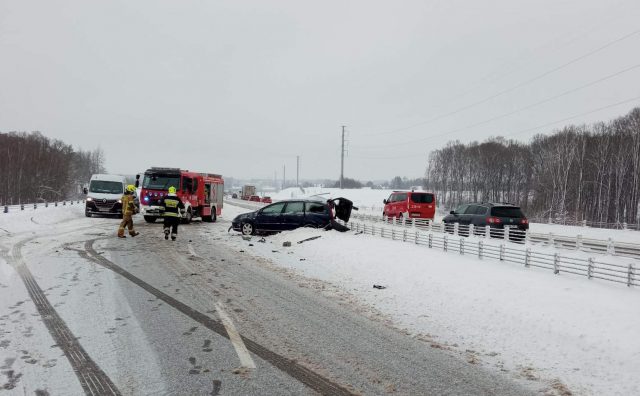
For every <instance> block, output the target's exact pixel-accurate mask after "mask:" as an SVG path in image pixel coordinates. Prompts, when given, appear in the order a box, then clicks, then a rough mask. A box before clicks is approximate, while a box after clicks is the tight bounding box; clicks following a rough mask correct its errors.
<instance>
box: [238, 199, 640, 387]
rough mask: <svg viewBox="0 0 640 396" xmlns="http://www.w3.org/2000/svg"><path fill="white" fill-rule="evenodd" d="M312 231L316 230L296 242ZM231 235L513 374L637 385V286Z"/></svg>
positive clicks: (326, 239) (453, 259)
mask: <svg viewBox="0 0 640 396" xmlns="http://www.w3.org/2000/svg"><path fill="white" fill-rule="evenodd" d="M230 209H231V205H229V206H227V214H228V215H231V214H232V213H234V212H242V211H246V210H237V209H233V210H230ZM312 236H320V238H319V239H316V240H313V241H307V242H304V243H303V244H297V243H296V242H297V241H300V240H303V239H306V238H309V237H312ZM227 241H228V243H231V244H235V245H238V246H241V247H242V249H243V250H245V251H246V252H249V253H252V254H255V255H258V256H262V257H267V258H270V259H271V260H272V261H273V262H274V263H276V264H277V265H279V266H282V267H285V268H288V269H292V270H295V271H297V272H299V273H301V274H303V275H305V276H308V277H311V278H317V279H321V280H323V281H327V282H330V283H332V284H334V285H337V286H339V287H340V288H341V289H344V290H345V291H347V292H349V293H351V294H352V295H354V296H355V297H357V298H359V299H361V300H362V301H363V302H365V303H367V304H370V305H372V306H373V307H374V308H375V309H377V310H379V311H381V312H382V313H384V314H387V315H389V316H390V317H391V318H392V319H393V321H394V322H395V324H396V325H397V326H399V327H401V328H406V329H407V330H408V331H409V332H410V333H411V334H413V335H415V336H421V337H426V339H427V340H435V341H437V342H438V343H440V344H444V345H445V347H446V348H452V349H454V350H457V351H460V352H461V353H463V354H465V355H467V358H468V359H474V360H479V361H482V362H484V363H486V364H488V365H493V366H497V367H498V368H499V369H502V370H508V371H510V372H511V373H512V374H513V375H515V376H517V377H519V378H530V379H533V380H536V379H537V378H541V379H543V380H544V381H546V382H547V383H548V382H550V381H552V380H554V379H560V380H561V381H562V382H564V383H565V384H567V385H568V386H569V388H570V389H571V390H572V391H573V392H574V394H594V395H595V394H608V395H613V394H619V395H629V394H640V385H639V382H638V381H637V368H638V367H640V337H638V329H640V315H638V312H639V306H638V301H640V300H639V298H640V294H639V293H640V290H637V289H633V288H626V287H624V286H620V285H617V284H605V283H602V282H598V281H589V280H587V279H584V278H581V277H575V276H571V275H568V274H561V275H553V274H552V273H550V272H548V271H544V270H538V269H532V268H524V267H521V266H516V265H513V264H508V263H504V262H499V261H493V260H479V259H477V258H471V257H468V256H459V255H457V254H455V253H445V252H442V251H438V250H435V249H429V248H427V247H423V246H414V245H411V244H405V243H402V242H399V241H390V240H385V239H381V238H377V237H371V236H368V235H354V234H353V233H346V234H342V233H338V232H335V231H329V232H325V231H318V230H313V229H299V230H296V231H292V232H285V233H281V234H278V235H275V236H271V237H267V243H255V240H254V241H252V242H251V243H252V244H253V245H254V246H251V247H250V246H248V244H249V242H246V241H242V240H240V239H239V238H237V237H235V238H234V237H229V238H227ZM283 241H291V242H292V244H293V246H292V247H291V248H284V247H282V242H283ZM273 250H276V251H277V252H276V253H273V252H272V251H273ZM374 284H381V285H384V286H386V287H387V288H386V289H384V290H378V289H374V288H373V285H374Z"/></svg>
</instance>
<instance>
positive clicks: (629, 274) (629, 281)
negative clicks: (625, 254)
mask: <svg viewBox="0 0 640 396" xmlns="http://www.w3.org/2000/svg"><path fill="white" fill-rule="evenodd" d="M632 284H633V264H629V271H628V272H627V286H629V287H631V285H632Z"/></svg>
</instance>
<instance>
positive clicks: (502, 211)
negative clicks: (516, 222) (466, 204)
mask: <svg viewBox="0 0 640 396" xmlns="http://www.w3.org/2000/svg"><path fill="white" fill-rule="evenodd" d="M491 216H496V217H516V218H521V217H524V213H522V211H521V210H520V208H518V207H517V206H494V207H493V208H491Z"/></svg>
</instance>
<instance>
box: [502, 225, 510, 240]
mask: <svg viewBox="0 0 640 396" xmlns="http://www.w3.org/2000/svg"><path fill="white" fill-rule="evenodd" d="M503 230H504V240H505V241H507V242H509V227H507V228H503Z"/></svg>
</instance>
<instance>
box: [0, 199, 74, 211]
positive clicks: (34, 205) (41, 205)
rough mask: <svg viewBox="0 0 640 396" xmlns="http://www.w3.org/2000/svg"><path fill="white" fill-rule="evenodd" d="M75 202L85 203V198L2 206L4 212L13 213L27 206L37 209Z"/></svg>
mask: <svg viewBox="0 0 640 396" xmlns="http://www.w3.org/2000/svg"><path fill="white" fill-rule="evenodd" d="M74 202H75V203H76V204H80V203H84V199H77V200H65V201H54V202H40V203H29V204H18V205H0V207H2V213H12V212H20V211H23V210H25V208H27V209H33V210H36V209H38V208H48V207H58V206H67V203H69V205H73V204H74Z"/></svg>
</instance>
